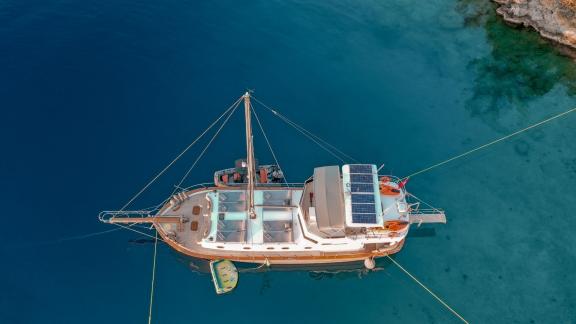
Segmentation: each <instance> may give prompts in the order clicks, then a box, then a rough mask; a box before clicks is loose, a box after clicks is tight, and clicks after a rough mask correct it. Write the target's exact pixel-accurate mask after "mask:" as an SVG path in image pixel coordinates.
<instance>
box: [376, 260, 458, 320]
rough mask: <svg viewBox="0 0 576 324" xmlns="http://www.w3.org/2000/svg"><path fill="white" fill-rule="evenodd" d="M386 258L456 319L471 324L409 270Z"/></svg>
mask: <svg viewBox="0 0 576 324" xmlns="http://www.w3.org/2000/svg"><path fill="white" fill-rule="evenodd" d="M386 257H387V258H388V259H390V261H392V263H394V264H395V265H396V266H397V267H398V268H400V270H402V271H403V272H404V273H405V274H407V275H408V276H409V277H410V278H412V280H414V281H415V282H416V283H417V284H418V285H420V287H422V288H424V290H426V291H427V292H428V293H430V295H432V297H434V298H435V299H436V300H437V301H439V302H440V304H442V305H444V307H446V308H447V309H448V310H449V311H450V312H452V314H454V315H456V317H458V318H459V319H460V320H461V321H462V322H464V323H466V324H468V323H469V322H468V321H467V320H465V319H464V317H462V315H460V314H458V312H456V311H455V310H454V309H453V308H452V307H450V306H448V304H446V302H444V301H443V300H442V299H441V298H440V297H438V295H436V294H435V293H433V292H432V290H430V289H429V288H428V287H426V286H425V285H424V284H423V283H422V282H420V280H418V279H416V277H414V276H413V275H412V274H411V273H410V272H408V270H406V269H404V267H403V266H401V265H400V263H398V262H397V261H396V260H394V259H392V258H391V257H390V256H389V255H386Z"/></svg>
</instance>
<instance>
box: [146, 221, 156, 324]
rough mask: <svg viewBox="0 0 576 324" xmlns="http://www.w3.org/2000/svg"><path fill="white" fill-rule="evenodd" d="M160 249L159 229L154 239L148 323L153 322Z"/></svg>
mask: <svg viewBox="0 0 576 324" xmlns="http://www.w3.org/2000/svg"><path fill="white" fill-rule="evenodd" d="M157 251H158V231H156V236H155V239H154V259H153V260H154V261H153V263H152V282H151V283H150V306H149V308H148V324H151V323H152V305H153V302H154V284H155V281H156V254H157Z"/></svg>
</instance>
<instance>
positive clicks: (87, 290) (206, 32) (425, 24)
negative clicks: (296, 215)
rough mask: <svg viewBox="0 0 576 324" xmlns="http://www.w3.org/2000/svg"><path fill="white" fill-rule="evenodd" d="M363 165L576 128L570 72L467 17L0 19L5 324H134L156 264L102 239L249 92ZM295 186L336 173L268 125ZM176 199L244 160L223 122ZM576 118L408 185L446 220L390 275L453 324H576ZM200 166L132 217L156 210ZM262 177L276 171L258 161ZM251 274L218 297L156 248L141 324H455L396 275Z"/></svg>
mask: <svg viewBox="0 0 576 324" xmlns="http://www.w3.org/2000/svg"><path fill="white" fill-rule="evenodd" d="M247 88H249V89H255V95H256V96H257V97H258V98H260V99H261V100H263V101H264V102H266V103H268V104H271V105H273V106H274V107H277V108H278V109H279V110H280V111H282V112H283V113H284V114H285V115H287V116H288V117H289V118H291V119H293V120H295V121H298V122H299V123H300V124H302V125H303V126H305V127H306V128H308V129H311V130H313V131H314V132H315V133H316V134H318V135H319V136H321V137H323V138H325V139H327V140H329V142H331V143H333V144H335V145H336V146H338V147H339V148H340V149H341V150H343V151H344V152H346V153H348V154H350V155H352V156H353V157H355V158H356V159H359V160H362V161H365V162H372V163H376V164H381V163H386V171H387V172H393V173H394V174H397V175H399V176H403V175H407V174H409V173H411V172H414V171H416V170H419V169H422V168H424V167H427V166H429V165H431V164H433V163H435V162H438V161H441V160H443V159H446V158H449V157H451V156H453V155H455V154H458V153H461V152H464V151H466V150H468V149H471V148H473V147H476V146H478V145H481V144H483V143H486V142H488V141H490V140H493V139H496V138H498V137H500V136H503V135H504V134H507V133H509V132H512V131H514V130H517V129H520V128H522V127H526V126H528V125H530V124H531V123H534V122H537V121H539V120H542V119H544V118H546V117H549V116H552V115H554V114H556V113H559V112H561V111H565V110H567V109H570V108H573V107H575V106H576V97H575V94H576V63H574V62H573V61H571V60H569V59H567V58H565V57H562V56H560V55H558V53H557V52H556V50H554V49H553V48H552V47H551V46H550V45H549V44H547V43H546V42H544V41H541V40H540V39H539V38H538V37H537V36H536V34H535V33H533V32H530V31H526V30H518V29H513V28H510V27H508V26H506V25H505V24H503V23H502V22H500V21H499V20H498V19H497V18H496V17H495V15H494V13H493V7H492V6H491V5H490V4H486V3H484V2H483V1H480V0H478V1H476V0H466V1H464V0H462V1H454V0H433V1H428V2H420V1H410V0H402V1H394V2H393V1H333V2H329V1H306V2H304V1H251V2H245V3H242V4H240V3H239V2H237V1H171V0H167V1H162V2H159V1H148V0H138V1H137V0H118V1H113V2H102V1H80V2H79V1H70V0H60V1H50V0H44V1H33V0H18V1H16V0H4V1H1V2H0V107H1V112H2V115H1V118H0V149H1V152H2V153H1V154H2V155H1V159H0V186H1V187H0V188H2V189H1V192H0V193H1V194H0V202H2V205H3V213H2V219H3V221H2V226H0V240H1V241H0V242H1V247H0V253H1V254H0V256H1V258H2V259H1V260H2V261H1V266H0V323H7V324H13V323H143V322H145V321H146V319H147V310H148V294H149V284H150V272H151V263H152V245H150V244H143V245H137V244H132V243H129V242H128V240H130V239H135V238H138V235H137V234H134V233H131V232H124V231H119V232H114V233H110V234H107V235H102V236H97V237H92V238H89V239H83V240H62V239H63V238H69V237H73V236H75V235H82V234H86V233H93V232H97V231H102V230H106V229H108V228H109V227H107V226H106V225H103V224H100V223H99V222H98V220H97V217H96V216H97V214H98V212H99V211H100V210H103V209H117V208H120V207H121V206H122V205H123V204H124V203H125V202H126V201H127V200H128V199H129V198H130V197H131V196H132V195H133V194H134V193H135V192H136V191H137V190H139V189H140V188H141V187H142V186H143V185H144V184H145V183H146V182H147V181H148V180H149V179H150V177H152V176H153V175H154V174H155V173H156V172H158V171H159V170H160V169H162V168H163V166H164V165H166V164H167V163H168V162H169V161H171V160H172V158H173V157H174V156H176V155H177V154H178V152H179V151H180V150H181V149H183V148H184V147H185V146H186V145H187V144H188V143H189V142H190V141H191V140H192V139H194V138H195V137H196V136H197V135H198V134H199V133H200V132H201V131H202V130H203V129H204V128H205V127H206V126H207V125H208V124H209V123H210V122H211V121H212V120H213V119H214V118H216V117H217V116H218V115H219V114H220V112H222V111H223V110H224V109H225V108H226V107H227V106H228V105H229V104H230V103H231V102H232V101H234V99H235V98H237V97H238V96H239V95H241V94H242V93H243V91H245V89H247ZM260 116H261V118H262V121H263V123H264V127H265V128H266V129H267V132H268V134H269V136H270V140H271V142H272V143H273V145H274V147H275V148H276V153H277V155H278V158H279V159H280V162H281V164H282V165H283V167H284V169H285V172H286V175H287V177H288V179H289V180H290V181H294V182H296V181H302V180H304V179H306V178H307V177H308V176H309V175H310V174H311V172H312V168H313V167H314V166H318V165H326V164H334V163H337V162H338V161H335V160H334V159H333V158H332V157H331V156H330V155H328V154H325V153H324V152H323V151H321V150H320V149H318V148H317V147H316V146H314V145H313V144H311V143H310V142H308V141H307V140H306V139H305V138H303V137H302V136H300V135H298V133H296V132H295V131H294V130H292V129H290V128H289V127H287V126H286V125H284V124H282V123H281V122H280V121H279V120H276V119H274V117H273V116H272V115H270V114H269V113H266V112H265V111H264V110H262V111H261V112H260ZM235 117H236V118H233V119H232V120H231V121H230V123H231V124H230V125H229V126H228V127H227V128H225V130H224V131H223V132H222V134H221V136H220V137H219V138H218V140H217V141H216V142H215V143H214V145H213V146H212V147H211V149H210V150H209V151H208V154H207V156H206V158H205V159H204V160H203V161H202V163H200V164H199V165H198V167H197V168H196V169H195V171H194V172H193V173H192V174H191V176H190V178H189V179H188V182H187V183H186V184H188V185H191V184H194V183H197V182H205V181H210V179H211V174H212V172H213V170H215V169H220V168H225V167H229V166H231V165H232V163H233V160H234V159H235V158H238V157H241V156H242V155H243V152H244V146H243V124H242V119H241V117H242V115H241V114H237V116H235ZM575 125H576V115H574V116H567V117H566V118H564V119H562V120H558V121H554V122H553V123H550V124H548V125H545V126H543V127H541V128H539V129H536V130H533V131H530V132H529V133H525V134H523V135H521V136H519V137H516V138H514V139H512V140H510V141H507V142H504V143H500V144H498V145H495V146H493V147H491V148H490V149H487V150H485V151H481V152H478V153H477V154H475V155H471V156H469V157H467V158H464V159H462V160H459V161H456V162H454V163H452V164H449V165H445V166H443V167H442V168H438V169H436V170H434V171H430V172H428V173H425V174H422V175H419V176H417V177H414V178H413V179H412V180H411V181H410V183H409V187H408V189H409V190H410V191H412V192H414V193H415V194H416V195H417V196H419V197H420V198H422V199H424V200H426V201H429V202H431V203H433V204H434V205H436V206H438V207H442V208H445V209H446V212H447V215H448V219H449V223H448V224H447V225H446V226H435V227H434V228H435V231H436V235H435V236H433V237H425V238H419V237H413V238H411V239H410V240H409V241H408V242H407V243H406V245H405V248H404V249H403V250H402V251H401V253H399V254H398V255H397V260H398V261H399V262H400V263H401V264H403V265H404V266H405V267H406V268H408V269H409V270H410V271H411V272H412V273H413V274H415V275H416V276H417V277H419V278H420V279H421V280H422V281H423V282H424V283H426V284H427V285H428V286H429V287H430V288H431V289H432V290H433V291H435V292H436V293H437V294H439V295H440V296H442V297H443V298H444V299H445V300H446V301H447V302H448V303H449V304H450V305H451V306H452V307H453V308H455V309H456V310H458V311H459V312H460V313H461V314H462V315H463V316H464V317H465V318H466V319H468V320H470V321H472V322H477V323H483V322H493V323H559V322H562V323H567V322H574V321H576V305H575V303H576V295H575V294H576V284H575V281H574V273H575V272H576V239H575V238H574V235H573V231H574V229H575V228H576V219H575V218H574V216H573V207H574V206H575V204H576V189H575V188H576V144H575V141H574V138H575V136H576V126H575ZM199 151H200V146H198V147H195V149H194V150H192V151H191V152H190V153H189V154H188V155H186V156H185V157H184V158H183V159H182V160H181V161H180V163H178V164H177V165H175V167H174V168H173V169H171V172H169V173H168V174H166V176H165V177H163V178H162V179H161V180H160V181H159V182H158V183H156V184H155V185H154V186H153V187H152V188H151V189H150V190H149V191H147V192H146V194H144V195H143V196H142V197H141V198H140V199H139V200H137V201H136V203H135V207H147V206H149V205H153V204H155V203H157V202H159V201H160V200H162V199H164V198H165V196H166V195H167V194H168V193H170V191H171V189H172V187H171V186H172V185H173V184H174V183H175V182H177V181H178V179H179V178H180V177H181V176H182V174H183V173H184V172H185V170H186V169H187V167H188V166H189V165H190V164H191V163H192V161H193V160H194V157H195V156H196V155H197V154H198V153H199ZM256 152H257V156H258V157H259V159H260V160H261V161H270V159H271V156H270V154H269V153H268V152H267V149H266V146H265V143H264V142H263V141H262V139H261V138H260V139H259V140H257V142H256ZM381 265H382V266H383V267H385V269H386V270H385V271H379V272H375V273H371V274H369V275H367V276H364V277H362V278H360V277H359V276H358V275H357V274H355V273H345V274H338V275H325V276H313V275H310V274H309V273H307V272H269V273H265V274H243V275H242V276H241V279H240V284H239V286H238V288H237V290H236V291H234V292H233V293H232V294H230V295H226V296H216V295H215V293H214V291H213V287H212V283H211V282H210V279H209V276H207V275H205V274H198V273H195V272H192V271H191V270H190V269H188V266H187V264H186V263H185V262H182V261H181V260H180V258H179V257H178V256H177V255H176V254H175V253H173V252H171V251H170V250H169V249H168V248H167V247H165V246H162V247H161V248H160V250H159V256H158V271H157V289H156V295H155V306H154V320H155V323H198V322H209V323H259V322H273V323H294V322H299V323H312V322H314V323H319V322H322V323H356V322H378V323H384V322H386V323H400V322H413V323H449V322H457V319H455V317H454V316H453V315H452V314H450V313H449V312H448V311H446V310H445V309H444V308H443V307H442V306H441V305H440V304H438V303H437V302H436V301H435V300H434V299H433V298H432V297H430V296H429V295H427V294H426V293H425V292H424V291H423V290H422V289H421V288H420V287H418V286H417V285H416V284H415V283H414V282H412V281H411V280H410V279H409V278H408V277H407V276H406V275H405V274H403V273H402V272H400V270H398V269H397V268H396V267H394V266H393V265H390V264H386V263H382V264H381Z"/></svg>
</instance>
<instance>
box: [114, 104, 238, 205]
mask: <svg viewBox="0 0 576 324" xmlns="http://www.w3.org/2000/svg"><path fill="white" fill-rule="evenodd" d="M241 100H242V97H240V98H238V99H237V100H236V101H235V102H234V103H233V104H232V105H231V106H230V107H228V109H226V111H224V113H222V115H220V117H218V119H216V120H215V121H214V122H213V123H212V124H211V125H210V126H208V128H206V130H204V131H203V132H202V134H200V136H198V137H197V138H196V139H195V140H194V141H193V142H192V143H190V144H189V145H188V146H187V147H186V148H185V149H184V150H183V151H182V152H180V154H178V156H176V158H175V159H174V160H172V162H170V163H169V164H168V165H167V166H166V167H165V168H164V169H162V171H160V172H159V173H158V174H157V175H156V176H155V177H154V178H152V180H150V181H149V182H148V183H147V184H146V185H145V186H144V187H143V188H142V189H141V190H140V191H138V192H137V193H136V194H135V195H134V196H133V197H132V198H131V199H130V200H129V201H128V202H127V203H126V204H125V205H124V206H123V207H122V208H121V209H120V211H122V210H124V209H125V208H126V207H128V206H129V205H130V204H131V203H132V202H133V201H134V200H136V198H138V197H139V196H140V195H141V194H142V193H143V192H144V191H145V190H146V189H148V187H150V185H152V183H154V182H155V181H156V180H158V178H160V176H161V175H163V174H164V172H166V171H167V170H168V169H169V168H170V167H171V166H172V165H173V164H174V163H176V161H178V159H180V158H181V157H182V156H183V155H184V154H185V153H186V152H187V151H188V150H189V149H190V148H191V147H192V146H194V144H196V142H198V141H199V140H200V139H201V138H202V137H203V136H204V135H205V134H206V133H207V132H208V131H209V130H210V129H212V127H214V125H216V123H218V121H220V119H222V117H224V116H225V115H226V114H227V113H228V111H230V110H231V109H232V108H233V107H234V106H235V105H237V104H238V103H239V102H240V101H241Z"/></svg>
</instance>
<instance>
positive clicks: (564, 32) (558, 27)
mask: <svg viewBox="0 0 576 324" xmlns="http://www.w3.org/2000/svg"><path fill="white" fill-rule="evenodd" d="M494 2H496V3H498V4H499V8H498V9H497V10H496V12H497V13H498V14H499V15H501V16H502V17H503V18H504V20H506V21H508V22H510V23H513V24H517V25H524V26H526V27H532V28H534V29H535V30H536V31H538V32H539V33H540V35H541V36H542V37H544V38H547V39H550V40H553V41H555V42H557V43H560V44H562V45H565V46H567V47H568V48H570V51H568V52H567V53H566V54H569V55H570V56H573V57H575V58H576V0H494Z"/></svg>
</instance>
